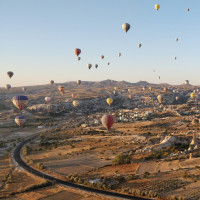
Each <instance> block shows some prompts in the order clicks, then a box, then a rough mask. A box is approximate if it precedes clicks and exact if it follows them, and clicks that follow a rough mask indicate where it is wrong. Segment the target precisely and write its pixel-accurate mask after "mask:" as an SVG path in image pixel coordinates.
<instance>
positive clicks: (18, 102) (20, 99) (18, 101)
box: [12, 95, 28, 111]
mask: <svg viewBox="0 0 200 200" xmlns="http://www.w3.org/2000/svg"><path fill="white" fill-rule="evenodd" d="M12 102H13V104H14V105H15V106H16V107H17V108H18V109H19V110H20V111H21V110H22V109H23V108H24V107H25V106H26V105H27V104H28V97H27V96H24V95H19V96H14V97H13V98H12Z"/></svg>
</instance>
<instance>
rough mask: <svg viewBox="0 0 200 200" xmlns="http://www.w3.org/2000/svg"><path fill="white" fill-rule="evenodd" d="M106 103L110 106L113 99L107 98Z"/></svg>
mask: <svg viewBox="0 0 200 200" xmlns="http://www.w3.org/2000/svg"><path fill="white" fill-rule="evenodd" d="M106 102H107V104H108V105H109V106H110V105H111V104H112V102H113V99H112V98H107V99H106Z"/></svg>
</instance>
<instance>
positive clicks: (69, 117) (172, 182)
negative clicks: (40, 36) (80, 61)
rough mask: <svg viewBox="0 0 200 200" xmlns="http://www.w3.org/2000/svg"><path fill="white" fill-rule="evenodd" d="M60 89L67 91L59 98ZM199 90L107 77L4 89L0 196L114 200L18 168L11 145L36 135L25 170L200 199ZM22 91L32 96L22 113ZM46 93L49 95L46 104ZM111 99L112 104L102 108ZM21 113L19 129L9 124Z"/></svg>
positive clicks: (137, 192) (156, 195)
mask: <svg viewBox="0 0 200 200" xmlns="http://www.w3.org/2000/svg"><path fill="white" fill-rule="evenodd" d="M58 85H62V86H64V87H65V94H64V96H61V95H60V93H59V91H58V89H57V88H58ZM144 86H145V87H144ZM150 86H151V87H152V90H149V87H150ZM114 87H117V90H115V91H114V89H113V88H114ZM164 87H167V88H168V91H164V90H163V88H164ZM191 92H193V93H194V92H195V98H191V97H190V93H191ZM198 92H199V91H198V87H197V86H191V85H179V86H175V85H166V84H158V85H156V84H150V83H147V82H145V81H141V82H138V83H129V82H125V81H121V82H117V81H112V80H106V81H101V82H82V84H81V85H77V84H76V82H67V83H63V84H54V85H53V86H51V85H41V86H30V87H27V91H25V92H23V91H22V90H21V88H12V89H11V90H9V91H6V90H5V89H1V90H0V99H1V101H0V102H1V103H0V104H1V105H0V156H1V159H0V189H1V192H0V198H1V199H15V198H20V199H55V198H56V199H66V197H68V198H69V199H70V198H71V199H114V198H112V197H105V196H103V195H97V194H93V193H87V192H83V191H81V190H74V189H72V188H65V187H62V186H59V185H56V184H52V183H51V184H50V183H49V182H48V181H46V180H45V179H42V178H39V177H35V176H33V175H31V174H30V173H28V172H26V171H24V170H23V169H21V168H20V167H19V166H17V165H16V163H14V162H13V159H12V151H13V149H14V147H15V146H16V145H17V144H18V143H19V142H20V141H22V140H23V139H25V138H27V137H29V136H31V135H33V134H35V133H37V132H38V131H41V133H40V134H39V136H38V137H36V138H35V139H34V140H32V141H31V142H30V143H28V144H27V145H26V146H25V147H24V148H23V149H22V151H21V154H22V157H23V159H24V161H25V162H26V163H27V164H28V165H30V166H31V167H33V168H35V169H37V170H40V171H43V172H44V173H46V174H50V175H52V176H55V177H57V178H59V179H62V180H66V181H70V182H73V183H77V184H82V185H86V186H89V187H94V188H97V189H101V190H108V191H114V192H119V193H124V194H130V195H133V196H138V197H145V198H149V199H199V198H200V151H199V142H200V141H199V118H200V111H199V107H198V100H199V97H198ZM72 93H73V94H76V95H77V96H76V98H75V99H76V100H78V101H79V105H78V106H77V107H74V106H73V104H72V101H73V100H74V99H73V98H72V97H71V95H72ZM19 94H23V95H26V96H27V97H28V98H29V103H28V106H27V107H26V108H25V109H24V110H23V111H22V112H20V111H18V110H17V108H15V107H14V105H13V104H12V101H11V99H12V97H13V96H15V95H19ZM160 94H162V95H163V101H162V102H161V103H160V102H159V101H158V100H157V96H158V95H160ZM130 95H132V98H129V96H130ZM46 96H49V97H51V101H50V102H49V103H46V102H45V97H46ZM109 97H110V98H112V99H113V103H112V104H111V106H108V105H107V103H106V99H107V98H109ZM176 97H178V98H176ZM104 114H111V115H112V116H114V118H115V123H114V125H113V127H112V128H111V129H110V131H109V132H108V131H107V130H106V128H105V127H103V125H102V124H101V118H102V116H103V115H104ZM18 115H23V116H25V117H26V122H25V124H24V127H22V128H18V127H17V125H16V124H15V122H14V119H15V117H16V116H18Z"/></svg>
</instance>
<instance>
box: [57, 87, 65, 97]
mask: <svg viewBox="0 0 200 200" xmlns="http://www.w3.org/2000/svg"><path fill="white" fill-rule="evenodd" d="M58 90H59V91H60V94H61V95H64V93H65V88H64V87H63V86H58Z"/></svg>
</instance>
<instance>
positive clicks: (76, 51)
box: [74, 48, 81, 56]
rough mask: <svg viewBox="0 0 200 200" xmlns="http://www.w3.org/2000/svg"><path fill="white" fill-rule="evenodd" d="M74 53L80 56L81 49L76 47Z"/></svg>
mask: <svg viewBox="0 0 200 200" xmlns="http://www.w3.org/2000/svg"><path fill="white" fill-rule="evenodd" d="M74 53H75V54H76V55H77V56H79V54H80V53H81V50H80V49H78V48H76V49H74Z"/></svg>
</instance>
